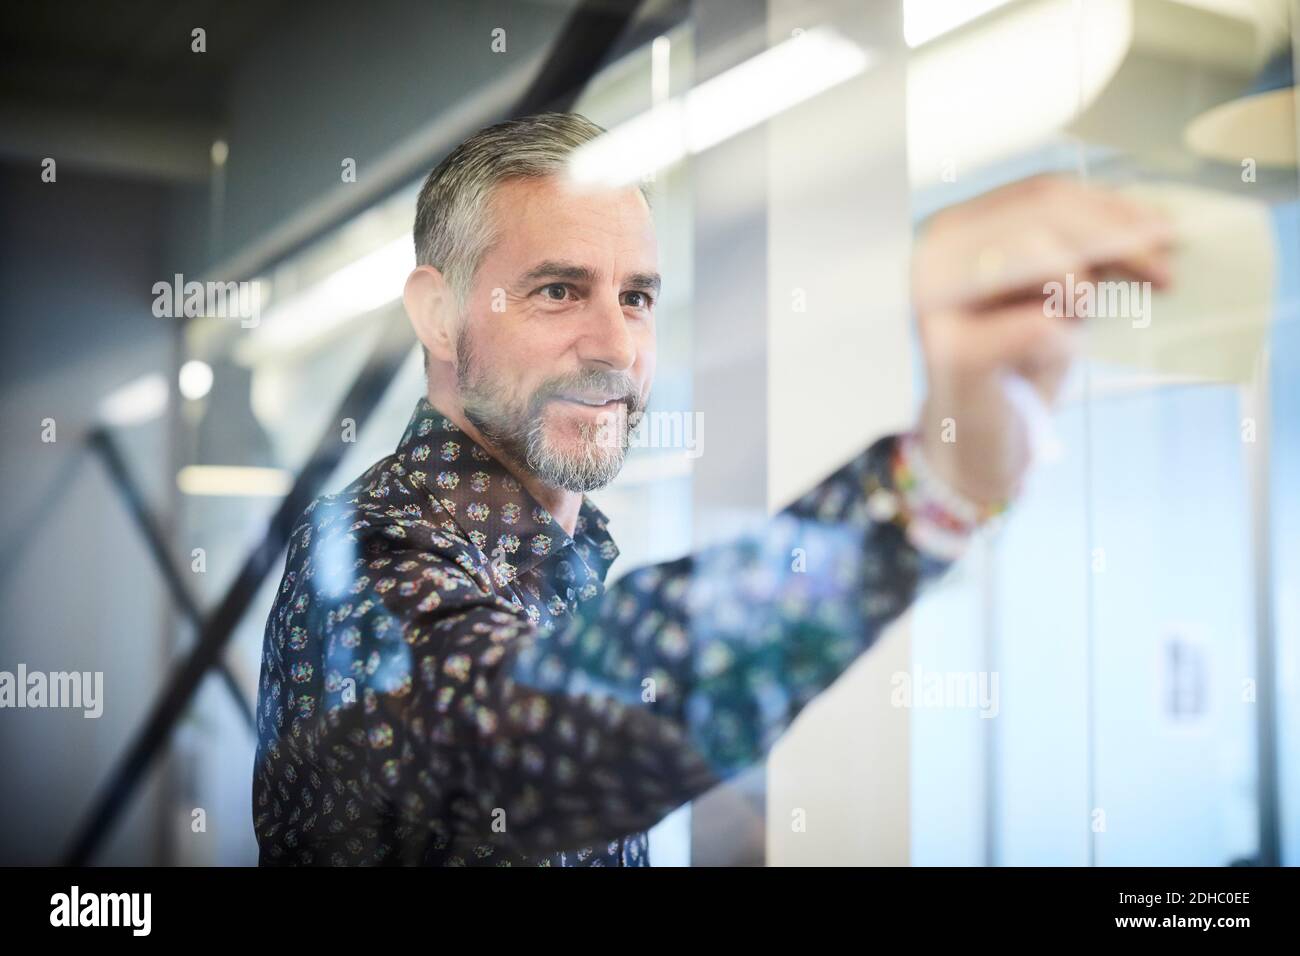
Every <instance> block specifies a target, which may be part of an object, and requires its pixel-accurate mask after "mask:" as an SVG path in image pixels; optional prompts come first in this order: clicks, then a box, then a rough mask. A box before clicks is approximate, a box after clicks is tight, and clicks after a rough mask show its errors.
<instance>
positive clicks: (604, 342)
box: [578, 295, 636, 372]
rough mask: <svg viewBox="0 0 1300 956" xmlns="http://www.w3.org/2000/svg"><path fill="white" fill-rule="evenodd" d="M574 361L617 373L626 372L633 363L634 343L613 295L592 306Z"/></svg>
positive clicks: (621, 308)
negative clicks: (576, 357)
mask: <svg viewBox="0 0 1300 956" xmlns="http://www.w3.org/2000/svg"><path fill="white" fill-rule="evenodd" d="M578 357H579V358H580V359H582V360H583V361H584V362H590V363H592V364H595V365H602V366H605V367H607V368H610V369H613V370H615V371H619V372H625V371H627V370H628V369H630V368H631V367H632V365H633V363H634V362H635V361H636V340H635V339H633V337H632V330H631V329H630V328H628V319H627V316H626V315H624V314H623V307H622V305H621V304H620V303H619V301H618V296H617V295H613V296H609V297H604V296H602V297H601V298H600V299H599V300H595V301H593V302H592V304H591V308H590V309H589V310H588V315H587V323H586V327H585V328H584V329H583V333H582V337H581V339H579V341H578Z"/></svg>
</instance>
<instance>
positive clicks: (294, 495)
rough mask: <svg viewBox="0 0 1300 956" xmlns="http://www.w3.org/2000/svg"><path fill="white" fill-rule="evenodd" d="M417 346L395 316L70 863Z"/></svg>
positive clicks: (86, 851)
mask: <svg viewBox="0 0 1300 956" xmlns="http://www.w3.org/2000/svg"><path fill="white" fill-rule="evenodd" d="M410 347H411V333H410V331H409V329H408V328H407V326H406V323H405V322H404V321H403V322H397V321H392V322H391V323H390V326H389V328H388V329H387V330H386V332H385V334H384V335H383V336H382V337H381V339H380V341H379V342H378V343H377V344H376V346H375V348H374V349H373V351H372V352H371V354H370V356H369V358H368V359H367V360H366V364H365V367H364V368H363V369H362V370H361V373H360V375H358V376H357V378H356V380H355V381H354V382H353V383H352V387H351V388H350V389H349V390H348V393H347V395H346V396H345V397H344V398H343V400H342V402H340V403H339V405H338V408H337V409H336V411H335V414H334V415H333V416H332V417H331V420H330V421H331V424H330V425H329V426H327V427H326V429H325V431H324V432H323V433H322V435H321V437H320V439H319V440H318V441H317V443H316V448H315V450H314V451H313V452H312V455H311V458H310V459H309V460H308V462H307V464H306V466H305V467H304V468H303V470H302V472H301V473H300V474H299V475H298V477H297V479H296V480H295V481H294V484H293V487H292V488H291V489H290V490H289V493H288V494H287V495H286V496H285V498H284V501H283V502H281V504H280V507H279V508H278V509H277V510H276V513H275V515H274V516H273V517H272V518H271V521H270V523H269V525H268V526H267V530H266V534H265V536H264V537H263V539H262V541H261V542H260V543H259V544H258V545H257V546H256V547H255V548H254V549H253V551H252V552H251V553H250V554H249V556H248V558H247V560H246V561H245V562H244V565H243V567H242V568H241V569H240V571H239V574H238V575H236V577H235V580H234V581H233V583H232V584H231V585H230V588H229V589H228V590H227V591H226V595H225V597H224V598H223V599H222V601H221V602H220V604H218V605H217V607H216V609H215V610H214V611H213V612H212V614H211V615H210V616H209V617H208V618H207V620H206V621H205V622H204V624H203V627H202V628H201V630H200V632H199V640H198V642H197V644H196V645H195V646H194V647H193V648H192V649H191V650H190V653H189V655H188V656H187V657H186V658H185V659H184V660H183V661H181V662H180V663H179V664H178V665H177V667H176V669H175V670H174V671H173V673H172V675H171V677H170V679H169V680H168V683H167V686H166V687H165V689H164V690H163V693H162V695H161V696H160V697H159V699H158V700H157V702H156V703H155V704H154V706H153V709H152V710H151V711H150V713H149V716H148V717H147V718H146V720H145V722H144V724H143V726H142V727H141V728H140V729H139V730H138V731H137V732H136V735H135V737H134V738H133V739H132V741H131V744H130V745H129V746H128V747H127V749H126V752H125V754H124V756H123V757H122V758H121V760H120V761H119V762H118V764H117V766H116V767H115V768H114V770H113V772H112V774H111V776H110V777H109V780H108V783H107V784H106V785H105V786H104V788H103V789H102V791H101V792H100V794H99V796H98V798H97V799H96V801H95V804H94V805H93V807H92V808H91V810H90V813H89V814H88V815H87V816H86V818H85V820H84V821H83V823H82V825H81V826H80V828H79V829H78V831H77V834H76V836H75V838H74V839H73V841H72V842H71V844H70V845H69V848H68V851H67V852H66V854H65V855H64V863H65V865H68V866H84V865H85V864H86V862H87V861H88V860H89V859H90V857H91V855H92V854H93V853H94V852H95V850H96V848H97V847H98V846H99V844H100V843H101V842H102V841H103V839H104V837H105V836H106V835H107V833H108V831H109V829H110V828H111V827H112V825H113V823H114V821H115V820H116V819H117V818H118V816H119V815H120V814H121V812H122V811H123V809H125V806H126V802H127V800H128V799H129V798H130V796H131V793H132V792H133V791H134V790H135V788H136V786H137V785H138V784H139V782H140V779H141V778H142V777H143V776H144V774H145V772H146V771H147V770H148V769H149V768H150V766H151V765H152V764H153V762H154V760H155V758H156V757H157V756H158V753H159V751H160V750H161V749H162V747H163V745H164V744H165V743H166V742H167V740H168V739H169V738H170V736H171V731H172V728H173V727H174V726H175V724H176V721H177V720H179V719H180V717H181V716H182V715H183V714H184V713H185V710H186V708H188V707H189V704H190V700H191V699H192V698H193V696H194V692H195V691H196V690H197V689H198V686H199V684H200V683H201V682H202V680H203V677H204V676H205V675H206V674H207V672H208V671H209V670H210V669H211V668H212V667H213V666H215V665H216V664H217V662H218V661H219V660H220V656H221V652H222V650H223V648H224V647H225V645H226V642H227V641H228V640H229V638H230V635H231V634H232V633H233V632H234V630H235V627H236V626H237V625H238V624H239V621H240V620H241V619H242V618H243V616H244V613H245V612H246V611H247V610H248V606H249V604H251V603H252V600H253V598H254V597H255V596H256V595H257V592H258V590H259V588H260V587H261V584H262V582H263V581H264V580H265V579H266V576H267V575H268V574H269V573H270V572H271V571H272V570H273V568H274V565H275V562H276V561H277V560H278V559H279V557H280V555H281V554H282V552H283V550H284V547H285V545H286V544H287V542H288V540H289V532H290V531H292V530H293V525H294V522H296V521H297V519H298V517H299V515H301V514H302V512H303V511H304V510H305V509H306V507H307V505H308V504H310V503H311V501H312V499H313V498H315V496H316V495H317V493H318V491H319V489H320V488H321V487H322V486H323V485H324V483H325V481H326V480H327V479H328V478H329V476H330V475H331V474H332V473H333V471H334V469H335V468H336V467H337V466H338V464H339V462H340V460H341V459H342V457H343V454H344V450H345V447H346V446H345V445H344V443H343V442H342V441H340V439H339V431H338V428H337V426H336V425H335V424H334V423H336V422H338V421H341V420H342V419H343V418H352V419H353V420H354V421H355V422H356V423H357V427H358V428H360V427H362V426H363V425H364V424H365V422H366V420H367V419H368V418H369V417H370V413H371V412H372V411H373V410H374V408H375V406H376V405H377V404H378V403H379V399H380V397H381V396H382V395H383V393H384V390H385V389H386V387H387V386H388V383H389V382H390V381H391V380H392V378H393V376H394V375H395V374H396V372H397V369H398V366H399V365H400V364H401V362H402V360H403V359H404V358H405V356H406V354H407V352H408V351H409V350H410Z"/></svg>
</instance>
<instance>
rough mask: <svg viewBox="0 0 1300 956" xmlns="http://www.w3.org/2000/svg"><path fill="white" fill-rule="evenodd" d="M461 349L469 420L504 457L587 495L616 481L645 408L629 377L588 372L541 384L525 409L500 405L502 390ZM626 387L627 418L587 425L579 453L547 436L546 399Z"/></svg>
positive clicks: (545, 479) (543, 478)
mask: <svg viewBox="0 0 1300 956" xmlns="http://www.w3.org/2000/svg"><path fill="white" fill-rule="evenodd" d="M461 339H462V341H461V343H460V345H459V347H458V348H457V363H456V377H457V381H458V383H459V386H460V395H461V407H462V408H463V409H464V412H465V418H466V419H467V420H468V421H469V422H470V424H472V425H473V426H474V427H475V428H477V429H478V430H479V433H480V434H482V436H483V437H484V438H485V439H487V441H488V442H490V443H491V444H492V445H493V447H494V448H495V449H496V450H497V451H498V452H500V453H501V454H502V455H505V456H506V457H508V458H510V459H511V460H512V461H513V462H514V463H515V464H516V465H519V466H521V467H522V468H524V469H526V470H527V471H528V472H530V473H531V474H533V475H535V476H537V479H538V480H539V481H541V482H542V483H543V484H545V485H547V486H549V487H551V488H562V489H564V490H565V491H574V492H579V493H584V492H588V491H594V490H595V489H597V488H603V487H605V486H606V485H608V484H609V483H610V482H611V481H613V480H614V479H615V478H616V477H617V476H618V473H619V471H620V470H621V469H622V468H623V461H624V459H625V458H626V457H627V446H628V437H629V434H630V432H631V431H632V429H633V428H634V427H635V425H636V423H637V421H638V420H639V419H640V417H641V412H642V407H643V404H642V402H641V399H640V396H639V395H638V394H637V392H636V390H635V387H634V385H633V383H632V382H631V381H630V378H629V377H628V376H627V375H625V374H623V373H618V372H595V371H591V372H585V373H578V374H576V375H570V376H564V377H562V378H558V379H550V380H547V381H546V382H543V383H542V385H541V386H539V387H538V389H537V391H535V392H534V393H533V395H532V396H531V398H530V399H529V400H528V402H527V403H526V405H525V406H524V407H522V408H521V407H517V406H511V405H507V404H505V403H503V402H501V401H500V399H499V397H498V396H499V395H500V394H501V392H502V390H501V389H498V388H494V387H492V385H491V384H490V383H489V382H487V381H484V380H483V377H482V376H478V375H475V374H474V369H473V360H472V357H471V350H469V349H467V348H465V345H467V344H468V343H467V342H465V341H464V339H465V337H464V336H463V335H462V337H461ZM610 386H613V387H614V388H616V389H618V390H619V391H623V390H624V389H626V392H627V398H626V399H625V407H626V412H627V413H626V414H619V415H617V416H611V419H612V420H611V421H610V422H608V423H602V424H601V425H599V426H597V427H594V428H593V427H592V426H590V425H588V424H586V423H583V424H582V425H581V426H580V428H581V433H580V441H579V443H578V447H577V448H576V449H561V448H558V447H556V446H555V444H554V443H553V442H551V441H550V440H549V439H548V438H547V435H546V423H545V420H544V418H543V412H544V411H545V407H546V403H547V401H548V400H549V399H550V398H552V397H553V396H555V395H556V394H558V393H561V392H563V391H566V390H577V389H587V388H608V387H610Z"/></svg>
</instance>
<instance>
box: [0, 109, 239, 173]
mask: <svg viewBox="0 0 1300 956" xmlns="http://www.w3.org/2000/svg"><path fill="white" fill-rule="evenodd" d="M0 129H3V130H4V135H3V136H0V156H4V157H5V158H7V159H11V160H14V161H16V162H20V163H21V162H30V163H32V164H33V166H34V167H39V165H40V164H41V162H42V161H43V160H45V159H46V158H51V159H53V160H54V161H55V162H56V163H57V164H58V166H57V168H58V169H60V170H62V169H64V168H68V169H87V170H94V171H97V172H109V173H114V174H118V175H126V176H133V177H137V178H140V179H155V180H165V181H168V182H187V183H201V182H206V181H207V179H208V177H209V175H210V173H211V168H212V158H211V157H212V142H213V140H215V139H217V138H218V137H219V135H220V130H219V128H218V127H217V125H216V124H214V123H210V122H204V121H202V120H196V119H194V118H192V117H184V118H178V117H163V118H157V119H146V118H142V117H138V116H125V115H123V116H113V115H106V114H104V113H89V112H79V111H76V110H67V109H50V108H35V107H31V106H24V105H21V104H16V103H0Z"/></svg>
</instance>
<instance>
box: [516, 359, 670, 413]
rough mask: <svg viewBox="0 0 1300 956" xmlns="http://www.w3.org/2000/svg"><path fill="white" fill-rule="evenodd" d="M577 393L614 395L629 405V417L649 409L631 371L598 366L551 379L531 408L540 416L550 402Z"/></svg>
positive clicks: (538, 389)
mask: <svg viewBox="0 0 1300 956" xmlns="http://www.w3.org/2000/svg"><path fill="white" fill-rule="evenodd" d="M575 392H576V393H586V392H596V393H598V394H601V395H614V396H616V400H617V401H620V402H623V403H624V404H625V405H627V410H628V414H629V416H632V415H640V414H641V412H642V411H644V410H645V401H644V399H642V397H641V390H640V388H638V387H637V383H636V380H635V379H634V378H632V376H631V375H629V374H628V373H627V372H602V371H599V370H597V369H587V370H585V371H582V372H574V373H573V374H571V375H558V376H556V377H554V378H549V379H547V380H546V381H544V382H543V383H542V384H541V385H539V386H538V387H537V390H536V391H534V392H533V397H532V400H531V401H530V402H529V406H530V408H529V410H530V412H531V413H532V414H533V415H537V414H539V413H540V412H541V410H542V406H544V405H545V404H546V403H547V402H549V401H551V400H552V399H555V398H562V397H564V396H565V395H570V394H573V393H575Z"/></svg>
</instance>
